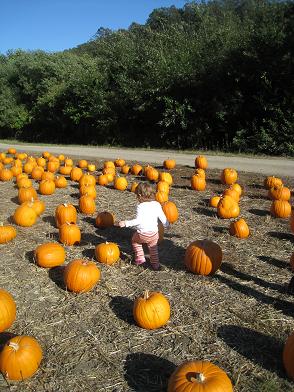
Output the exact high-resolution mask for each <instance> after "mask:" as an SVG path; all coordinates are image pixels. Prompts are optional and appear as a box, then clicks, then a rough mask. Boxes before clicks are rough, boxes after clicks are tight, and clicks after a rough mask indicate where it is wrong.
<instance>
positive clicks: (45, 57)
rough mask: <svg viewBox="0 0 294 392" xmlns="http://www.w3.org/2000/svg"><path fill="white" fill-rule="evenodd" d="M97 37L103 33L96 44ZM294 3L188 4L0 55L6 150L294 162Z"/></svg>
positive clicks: (0, 119)
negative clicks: (66, 43)
mask: <svg viewBox="0 0 294 392" xmlns="http://www.w3.org/2000/svg"><path fill="white" fill-rule="evenodd" d="M93 33H95V32H93ZM293 50H294V3H293V1H277V0H276V1H273V0H214V1H207V2H204V1H203V2H201V3H198V2H187V3H186V4H185V6H184V7H183V8H176V7H174V6H172V7H169V8H158V9H154V11H153V12H152V13H151V14H150V15H149V17H148V19H147V21H146V23H145V24H143V25H142V24H137V23H135V22H134V23H132V24H131V25H130V26H129V28H128V29H119V30H116V31H111V30H109V29H107V28H103V27H100V28H99V29H98V30H97V32H96V33H95V34H94V35H93V37H92V38H91V39H90V40H89V41H88V42H86V43H84V44H82V45H79V46H77V47H75V48H71V49H68V50H65V51H63V52H54V53H48V52H45V51H41V50H37V51H23V50H11V51H8V52H7V53H6V54H5V55H4V54H3V55H0V138H1V139H14V140H15V139H16V140H20V141H30V142H46V143H50V142H51V143H66V144H88V145H111V146H128V147H144V148H170V149H179V150H180V149H202V150H221V151H229V152H248V153H259V154H268V155H287V156H294V129H293V128H294V115H293V108H294V105H293V104H294V84H293V83H294V82H293V80H294V79H293V61H294V55H293Z"/></svg>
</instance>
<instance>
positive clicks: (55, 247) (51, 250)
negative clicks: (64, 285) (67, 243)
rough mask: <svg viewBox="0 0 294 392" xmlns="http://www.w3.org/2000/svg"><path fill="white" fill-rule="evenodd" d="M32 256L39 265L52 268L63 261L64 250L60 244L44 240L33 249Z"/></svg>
mask: <svg viewBox="0 0 294 392" xmlns="http://www.w3.org/2000/svg"><path fill="white" fill-rule="evenodd" d="M34 256H35V260H36V263H37V264H38V266H39V267H43V268H52V267H57V266H59V265H62V264H63V263H64V261H65V250H64V248H63V246H61V245H60V244H56V243H54V242H46V243H45V244H42V245H39V246H38V247H37V248H36V249H35V252H34Z"/></svg>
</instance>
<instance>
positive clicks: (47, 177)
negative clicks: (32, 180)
mask: <svg viewBox="0 0 294 392" xmlns="http://www.w3.org/2000/svg"><path fill="white" fill-rule="evenodd" d="M41 180H42V181H44V180H47V181H54V180H55V175H54V173H51V172H49V171H44V173H43V174H42V177H41Z"/></svg>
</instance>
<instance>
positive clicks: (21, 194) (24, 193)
mask: <svg viewBox="0 0 294 392" xmlns="http://www.w3.org/2000/svg"><path fill="white" fill-rule="evenodd" d="M37 198H38V195H37V192H36V189H35V188H33V187H32V186H30V187H21V188H19V190H18V201H19V203H20V204H22V203H24V202H25V201H29V200H32V199H33V200H35V199H37Z"/></svg>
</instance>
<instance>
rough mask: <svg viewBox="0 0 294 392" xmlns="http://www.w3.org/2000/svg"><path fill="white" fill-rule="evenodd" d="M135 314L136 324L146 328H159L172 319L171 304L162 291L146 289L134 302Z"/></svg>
mask: <svg viewBox="0 0 294 392" xmlns="http://www.w3.org/2000/svg"><path fill="white" fill-rule="evenodd" d="M133 316H134V319H135V322H136V324H137V325H138V326H139V327H141V328H144V329H157V328H160V327H162V326H164V325H165V324H166V323H167V322H168V320H169V319H170V304H169V301H168V299H167V298H166V297H165V296H164V295H163V294H162V293H160V292H149V291H148V290H146V291H145V292H144V294H143V296H142V297H138V298H137V299H136V300H135V302H134V307H133Z"/></svg>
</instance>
